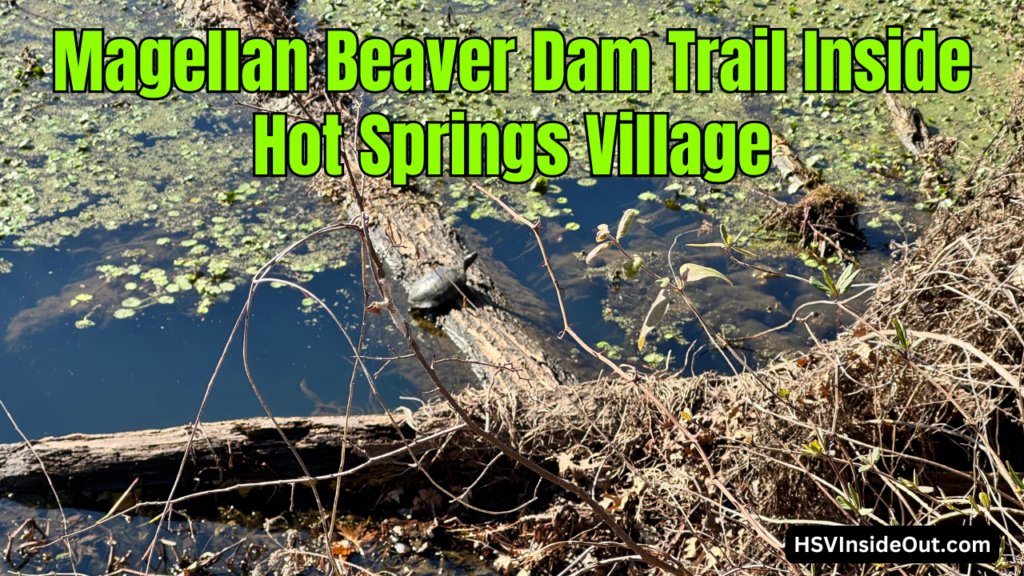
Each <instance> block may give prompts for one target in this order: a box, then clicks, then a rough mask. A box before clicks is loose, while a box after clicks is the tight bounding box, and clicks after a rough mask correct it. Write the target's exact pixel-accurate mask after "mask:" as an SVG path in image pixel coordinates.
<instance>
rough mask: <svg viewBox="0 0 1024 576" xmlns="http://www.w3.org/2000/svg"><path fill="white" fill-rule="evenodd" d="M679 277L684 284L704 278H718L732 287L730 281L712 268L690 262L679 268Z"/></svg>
mask: <svg viewBox="0 0 1024 576" xmlns="http://www.w3.org/2000/svg"><path fill="white" fill-rule="evenodd" d="M679 277H680V278H682V279H683V282H684V283H689V282H696V281H698V280H703V279H705V278H719V279H721V280H725V281H726V282H728V283H729V285H730V286H732V281H731V280H729V279H728V278H726V277H725V274H722V273H721V272H719V271H718V270H715V269H714V268H708V267H707V266H701V265H699V264H693V263H691V262H687V263H686V264H683V265H682V266H680V267H679Z"/></svg>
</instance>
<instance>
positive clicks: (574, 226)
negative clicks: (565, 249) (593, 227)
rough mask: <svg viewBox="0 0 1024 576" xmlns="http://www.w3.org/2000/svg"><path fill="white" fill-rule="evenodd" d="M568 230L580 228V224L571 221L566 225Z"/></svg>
mask: <svg viewBox="0 0 1024 576" xmlns="http://www.w3.org/2000/svg"><path fill="white" fill-rule="evenodd" d="M565 229H566V230H571V231H576V230H579V229H580V225H579V224H577V223H575V222H569V223H567V224H566V225H565Z"/></svg>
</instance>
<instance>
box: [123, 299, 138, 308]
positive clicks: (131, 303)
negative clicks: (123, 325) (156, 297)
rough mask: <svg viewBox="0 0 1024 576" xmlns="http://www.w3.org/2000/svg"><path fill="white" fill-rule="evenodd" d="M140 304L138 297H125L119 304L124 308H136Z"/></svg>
mask: <svg viewBox="0 0 1024 576" xmlns="http://www.w3.org/2000/svg"><path fill="white" fill-rule="evenodd" d="M141 304H142V301H141V300H139V299H138V298H125V299H124V300H122V301H121V306H124V307H125V308H138V307H139V305H141Z"/></svg>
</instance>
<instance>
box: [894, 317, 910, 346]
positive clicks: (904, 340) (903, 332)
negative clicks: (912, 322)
mask: <svg viewBox="0 0 1024 576" xmlns="http://www.w3.org/2000/svg"><path fill="white" fill-rule="evenodd" d="M892 325H893V327H894V328H896V340H898V341H899V343H900V348H902V349H903V351H904V352H906V351H908V350H910V348H911V346H910V338H909V337H908V336H907V327H906V326H904V325H903V322H901V321H900V319H899V318H893V319H892Z"/></svg>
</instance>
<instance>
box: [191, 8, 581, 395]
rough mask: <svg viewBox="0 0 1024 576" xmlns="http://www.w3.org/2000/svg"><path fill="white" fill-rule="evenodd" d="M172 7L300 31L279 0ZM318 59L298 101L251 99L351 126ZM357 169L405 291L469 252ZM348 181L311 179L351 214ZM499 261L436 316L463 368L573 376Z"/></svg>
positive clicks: (265, 28)
mask: <svg viewBox="0 0 1024 576" xmlns="http://www.w3.org/2000/svg"><path fill="white" fill-rule="evenodd" d="M176 9H177V10H178V13H179V14H180V15H181V17H182V19H183V20H184V21H185V22H186V23H187V25H188V26H190V27H191V28H192V29H193V30H194V31H195V32H196V33H201V32H202V31H203V30H205V29H206V28H211V27H225V28H238V29H240V30H241V34H242V36H243V37H244V38H243V40H244V39H245V38H248V37H251V36H263V37H265V38H269V39H271V40H273V38H274V37H286V38H287V37H299V36H301V33H300V30H299V27H298V24H297V22H296V20H295V18H294V17H293V16H292V15H291V12H292V10H293V9H294V6H293V5H292V4H291V3H289V2H287V1H286V0H253V1H251V2H248V1H244V0H223V1H218V2H205V1H203V0H178V2H177V3H176ZM311 34H315V32H313V33H311ZM318 43H319V39H314V41H313V42H311V45H312V46H315V45H317V44H318ZM321 57H322V54H321V53H320V52H319V51H318V50H313V51H311V55H310V59H311V63H312V64H313V65H311V66H310V69H311V78H310V86H311V89H310V91H309V93H308V94H303V95H302V100H299V99H298V97H295V96H294V95H293V96H292V97H280V98H273V97H268V96H266V95H259V97H257V98H255V100H254V101H255V102H257V103H258V104H259V105H260V106H265V107H267V108H270V109H274V110H278V111H281V112H287V113H288V114H289V115H290V117H295V118H301V117H307V116H309V117H312V118H314V119H316V118H321V117H323V114H324V113H328V112H330V113H337V114H339V115H340V117H341V118H342V122H344V123H345V124H347V126H346V127H345V133H347V134H356V133H358V130H357V129H356V117H355V114H353V112H352V111H351V110H349V109H348V108H346V107H345V106H344V102H342V103H341V104H339V103H338V102H337V101H332V100H328V99H327V97H326V94H325V92H324V91H323V90H322V87H323V86H325V79H324V76H323V74H322V72H315V71H316V70H319V69H320V68H319V66H317V65H316V63H317V62H318V59H319V58H321ZM348 145H349V149H348V151H347V153H348V155H349V157H350V158H354V157H355V156H356V152H357V150H355V148H354V146H355V143H352V142H350V143H348ZM349 169H351V170H353V171H356V170H358V165H357V164H356V163H350V166H349ZM354 176H355V177H356V178H355V180H359V181H360V182H361V184H360V185H361V186H362V187H363V189H362V193H363V196H364V200H365V209H366V211H367V213H369V214H370V217H371V219H372V227H371V236H372V238H371V240H372V241H373V243H374V245H375V247H376V248H377V251H378V253H379V254H382V255H386V256H387V258H386V264H387V266H388V268H389V270H388V273H389V275H390V278H391V279H392V280H397V282H398V284H400V285H401V286H402V287H403V288H405V290H408V289H409V288H410V287H411V286H412V285H413V284H415V282H416V281H417V280H418V279H419V278H420V276H422V274H424V273H426V272H429V271H430V267H431V266H432V265H452V264H456V263H460V262H461V261H462V258H463V257H464V256H465V255H466V254H467V253H468V252H470V250H469V249H467V247H466V245H465V243H464V241H463V238H462V236H461V235H460V234H459V233H458V231H457V230H456V229H455V227H453V226H452V225H451V224H449V223H448V222H446V221H445V219H444V215H443V214H442V213H441V210H440V209H439V207H438V206H437V204H436V203H434V202H432V201H428V200H427V199H426V198H424V195H423V194H422V193H419V192H417V191H416V190H415V188H414V187H410V188H401V189H399V188H393V187H391V186H390V185H389V183H388V180H387V178H362V176H361V175H359V174H354ZM349 181H350V180H349V179H348V178H346V179H343V180H337V179H330V178H325V177H322V178H317V179H315V180H314V184H313V185H314V186H315V187H317V188H318V190H317V192H318V193H320V194H321V195H326V196H329V197H332V198H333V199H335V200H337V201H340V202H342V203H344V204H346V210H345V212H346V213H347V215H348V216H349V217H352V216H355V215H356V214H358V212H359V209H358V207H357V206H355V202H352V201H351V200H352V191H351V190H349V189H348V182H349ZM526 237H527V235H526V234H525V232H524V238H526ZM483 256H485V255H483ZM539 264H540V262H539V261H538V265H539ZM496 268H498V267H491V266H489V265H488V263H487V259H486V258H485V257H484V258H481V259H480V260H479V261H478V262H477V264H476V265H475V266H473V267H472V268H470V270H469V271H468V274H467V276H468V280H469V286H470V291H469V292H468V293H467V294H466V298H465V302H461V301H460V302H459V303H458V305H457V306H456V307H455V309H454V310H450V311H448V312H447V313H446V314H445V315H444V316H443V317H441V318H440V320H439V321H438V322H437V325H436V327H437V328H440V329H441V330H443V332H444V334H445V335H447V337H448V338H449V339H450V340H451V341H452V342H453V343H454V344H455V345H456V346H457V347H458V349H459V350H460V351H461V352H462V359H463V360H466V361H469V367H470V368H471V370H472V371H473V372H474V373H475V375H476V376H477V377H478V378H479V379H480V381H481V382H484V383H493V382H496V381H504V382H506V383H517V384H518V383H521V382H524V381H530V382H532V383H534V384H539V385H542V386H552V385H557V384H559V383H564V382H572V381H575V377H574V376H573V374H572V373H571V372H570V371H569V370H568V369H567V367H566V366H563V365H562V363H563V362H566V361H567V360H565V359H567V358H568V357H569V351H570V349H569V346H568V345H567V344H566V343H564V342H562V341H560V340H559V339H557V338H555V337H554V334H544V333H542V332H541V330H539V329H538V328H537V327H535V326H534V325H532V324H530V323H528V322H525V321H524V320H523V319H522V316H523V315H521V314H517V313H516V312H515V311H516V309H517V308H518V307H519V305H521V303H522V302H523V300H524V299H522V298H519V297H516V298H515V299H514V300H513V298H510V297H509V295H510V294H516V295H518V294H527V295H528V296H527V299H533V300H536V297H535V296H533V295H532V292H531V291H530V290H528V289H527V288H525V287H524V286H522V285H521V284H519V283H518V282H517V281H515V280H514V279H512V278H502V279H501V281H500V283H499V282H498V281H496V277H497V276H498V275H497V274H491V272H495V271H496ZM429 328H433V326H429ZM498 367H500V368H498Z"/></svg>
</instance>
